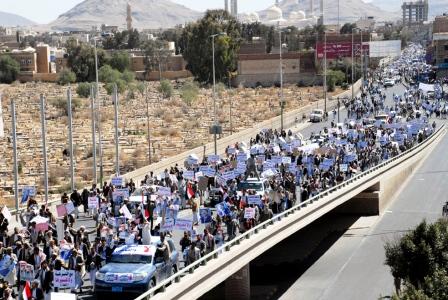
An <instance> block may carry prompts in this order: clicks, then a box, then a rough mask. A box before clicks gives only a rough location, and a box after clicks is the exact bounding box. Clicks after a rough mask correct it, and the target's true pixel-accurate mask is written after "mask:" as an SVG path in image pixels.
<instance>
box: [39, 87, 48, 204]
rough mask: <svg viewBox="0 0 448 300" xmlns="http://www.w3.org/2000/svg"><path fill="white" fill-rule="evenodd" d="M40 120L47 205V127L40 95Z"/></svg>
mask: <svg viewBox="0 0 448 300" xmlns="http://www.w3.org/2000/svg"><path fill="white" fill-rule="evenodd" d="M40 119H41V128H42V156H43V159H44V188H45V205H47V204H48V162H47V137H46V133H47V128H46V127H47V126H46V123H47V121H46V118H45V97H44V95H42V94H41V95H40Z"/></svg>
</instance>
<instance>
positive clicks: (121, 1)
mask: <svg viewBox="0 0 448 300" xmlns="http://www.w3.org/2000/svg"><path fill="white" fill-rule="evenodd" d="M128 2H129V3H130V5H131V8H132V19H133V23H132V24H133V27H134V28H137V29H142V28H148V29H157V28H168V27H173V26H175V25H178V24H184V23H186V22H191V21H194V20H197V19H198V18H200V17H201V16H202V13H199V12H196V11H194V10H191V9H189V8H187V7H185V6H183V5H179V4H176V3H173V2H171V1H169V0H132V1H128V0H85V1H84V2H81V3H80V4H78V5H76V6H75V7H74V8H72V9H71V10H69V11H68V12H66V13H64V14H62V15H60V16H59V17H58V18H57V19H56V20H55V21H54V22H52V23H50V24H49V25H50V27H51V28H52V29H54V30H86V29H87V30H88V29H91V28H92V26H100V25H101V24H107V25H116V26H119V27H122V28H125V27H126V6H127V3H128Z"/></svg>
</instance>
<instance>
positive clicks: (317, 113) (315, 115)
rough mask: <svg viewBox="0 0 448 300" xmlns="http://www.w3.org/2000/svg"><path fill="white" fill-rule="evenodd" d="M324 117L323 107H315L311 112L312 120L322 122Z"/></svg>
mask: <svg viewBox="0 0 448 300" xmlns="http://www.w3.org/2000/svg"><path fill="white" fill-rule="evenodd" d="M323 119H324V111H323V110H322V109H313V111H312V112H311V114H310V122H313V123H314V122H322V120H323Z"/></svg>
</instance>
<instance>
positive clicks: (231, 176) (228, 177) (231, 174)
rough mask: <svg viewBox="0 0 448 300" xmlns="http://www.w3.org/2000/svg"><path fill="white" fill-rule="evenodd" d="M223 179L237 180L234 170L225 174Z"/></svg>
mask: <svg viewBox="0 0 448 300" xmlns="http://www.w3.org/2000/svg"><path fill="white" fill-rule="evenodd" d="M222 177H223V178H224V179H225V180H226V181H229V180H232V179H235V172H233V170H232V171H227V172H224V173H223V174H222Z"/></svg>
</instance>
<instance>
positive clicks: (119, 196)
mask: <svg viewBox="0 0 448 300" xmlns="http://www.w3.org/2000/svg"><path fill="white" fill-rule="evenodd" d="M125 198H129V190H128V189H116V190H115V191H113V193H112V200H113V201H114V203H117V204H119V203H122V202H123V201H124V199H125Z"/></svg>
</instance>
